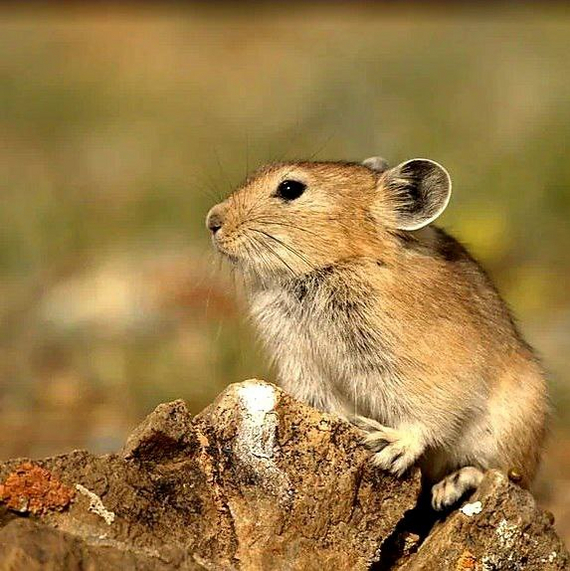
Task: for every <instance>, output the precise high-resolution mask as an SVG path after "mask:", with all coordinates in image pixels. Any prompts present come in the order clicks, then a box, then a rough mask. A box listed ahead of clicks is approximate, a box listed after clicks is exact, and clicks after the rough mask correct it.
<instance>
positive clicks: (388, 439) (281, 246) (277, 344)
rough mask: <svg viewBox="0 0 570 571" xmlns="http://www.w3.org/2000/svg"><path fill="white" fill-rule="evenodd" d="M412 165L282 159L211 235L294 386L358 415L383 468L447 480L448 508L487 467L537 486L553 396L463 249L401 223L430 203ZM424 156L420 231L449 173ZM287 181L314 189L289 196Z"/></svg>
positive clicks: (228, 206) (222, 210)
mask: <svg viewBox="0 0 570 571" xmlns="http://www.w3.org/2000/svg"><path fill="white" fill-rule="evenodd" d="M378 164H380V163H378ZM406 165H407V163H405V164H404V167H401V166H400V167H397V168H396V169H391V170H387V171H385V170H384V168H385V165H384V166H383V167H382V171H380V170H377V171H375V170H373V169H372V168H368V167H366V166H362V165H359V164H354V163H323V162H319V163H308V162H299V163H288V164H276V165H270V166H268V167H265V168H263V169H261V170H260V171H258V172H257V173H255V175H254V176H252V177H251V178H250V179H248V180H247V181H246V182H245V184H244V185H243V186H242V187H240V188H239V189H238V190H236V192H235V193H234V194H232V196H230V197H229V198H228V199H227V200H226V201H225V202H223V203H221V204H220V205H217V206H216V207H214V208H213V209H212V211H211V213H210V214H209V220H210V221H211V220H212V218H213V217H216V219H219V220H220V224H221V228H220V230H219V231H218V232H216V234H215V237H214V242H215V243H216V246H217V247H218V249H219V250H220V251H221V252H222V253H223V254H225V255H227V256H228V258H229V259H231V260H232V261H233V262H234V263H236V265H237V266H238V267H239V268H240V269H241V270H242V271H243V273H244V276H245V279H246V284H247V287H248V292H249V297H250V302H251V307H252V314H253V316H254V318H255V320H256V321H257V323H258V326H259V328H260V330H261V333H262V338H263V340H264V341H265V342H266V344H267V345H268V347H269V348H270V350H271V352H272V353H273V356H274V358H275V360H276V362H277V365H278V369H279V375H280V381H281V383H282V384H283V385H284V387H285V388H286V389H287V390H289V391H290V392H291V393H293V394H294V395H296V396H298V397H299V398H301V399H303V400H305V401H307V402H309V403H310V404H313V405H315V406H320V407H322V408H324V409H327V410H330V411H332V412H336V413H338V414H341V415H344V416H350V417H354V418H355V419H356V420H355V421H356V422H357V423H358V424H359V425H360V426H362V427H363V428H365V430H366V431H367V432H368V433H369V434H368V437H367V442H368V444H369V446H370V447H371V448H372V449H373V450H375V451H376V454H375V461H376V462H377V463H378V464H379V465H381V466H383V467H384V468H386V469H389V470H392V471H394V472H396V473H401V472H402V471H404V470H405V469H407V468H408V467H409V466H410V465H411V464H413V463H419V465H420V466H421V467H422V470H423V473H424V476H425V478H426V480H427V481H428V482H430V483H432V484H433V483H436V482H440V483H439V484H437V485H436V486H434V505H435V506H436V507H438V508H441V507H443V506H445V505H449V504H451V503H453V502H454V501H455V500H456V499H457V498H458V497H459V496H460V495H461V494H462V493H463V492H464V491H465V490H467V489H469V488H471V487H474V486H476V485H477V483H478V482H479V481H480V477H481V473H482V471H483V470H486V469H488V468H499V469H503V470H504V471H508V470H509V469H512V468H514V469H516V470H517V471H518V472H519V473H520V474H521V475H522V476H523V482H522V483H523V485H525V486H528V485H530V483H531V481H532V479H533V477H534V475H535V473H536V469H537V465H538V461H539V457H540V451H541V444H542V441H543V437H544V430H545V429H544V427H545V419H546V415H547V408H548V404H547V396H546V385H545V381H544V377H543V374H542V371H541V369H540V367H539V365H538V363H537V361H536V359H535V357H534V355H533V353H532V351H531V349H530V348H529V346H528V345H527V344H526V343H525V342H524V340H523V339H522V337H521V335H520V333H519V332H518V331H517V329H516V327H515V325H514V323H513V320H512V318H511V316H510V313H509V311H508V309H507V308H506V306H505V304H504V302H503V301H502V300H501V298H500V296H499V295H498V293H497V291H496V290H495V288H494V287H493V285H492V283H491V282H490V280H489V278H488V277H487V275H486V274H485V273H484V271H483V270H482V269H481V268H480V266H479V265H478V264H477V263H476V262H475V261H474V260H473V258H472V257H471V256H470V255H469V254H468V253H467V251H466V250H465V248H463V246H461V245H460V244H459V243H458V242H457V241H456V240H454V239H453V238H452V237H450V236H448V235H447V234H446V233H445V232H443V231H442V230H440V229H438V228H435V227H433V226H431V225H425V226H424V227H421V229H417V230H413V231H408V230H402V229H401V228H402V227H406V228H409V227H411V226H413V223H414V221H415V220H416V218H415V216H416V210H418V211H419V210H422V208H420V206H421V204H420V205H419V206H418V204H419V203H417V204H411V201H413V200H414V199H415V198H416V197H417V193H416V192H415V189H412V190H414V192H411V193H409V194H408V187H409V185H410V184H415V183H416V182H417V181H416V180H415V179H413V177H410V179H409V180H411V183H409V180H408V182H406V181H405V180H404V179H406V176H407V171H406V168H408V167H407V166H406ZM433 165H435V166H433ZM412 166H416V165H415V164H414V165H412ZM421 166H422V169H424V170H425V168H427V169H428V171H429V176H430V177H431V178H430V179H429V183H430V185H431V186H430V185H427V186H426V187H425V189H424V190H425V192H426V196H427V197H428V198H427V199H429V201H430V202H429V204H428V205H427V207H426V208H425V209H423V210H424V211H426V212H427V213H428V214H429V219H428V217H427V215H426V216H424V218H423V219H421V217H420V218H418V220H419V222H418V224H417V225H416V226H417V227H420V226H422V225H424V223H425V224H427V222H426V221H431V219H433V217H434V216H432V213H434V212H435V216H437V215H438V213H439V212H441V210H443V208H445V205H446V204H447V200H448V199H449V196H448V194H449V192H450V182H449V188H448V189H447V188H446V186H445V185H446V178H445V177H448V175H447V173H446V171H445V170H444V169H443V168H442V167H440V166H439V165H437V163H429V164H427V166H426V163H422V165H421ZM398 169H400V170H398ZM402 169H403V170H402ZM440 169H441V170H440ZM417 172H419V173H420V174H419V175H418V176H423V170H418V171H417ZM286 179H293V180H298V181H301V182H303V183H305V184H306V185H307V190H306V191H305V193H304V194H303V195H302V196H301V197H299V198H298V199H296V200H292V201H284V200H281V199H280V198H278V197H276V196H275V189H276V188H277V186H278V184H279V182H281V181H283V180H286ZM408 183H409V184H408ZM406 184H408V186H406ZM446 191H447V195H446ZM434 197H435V198H434ZM427 199H426V200H427ZM428 207H429V208H428ZM420 214H421V213H420Z"/></svg>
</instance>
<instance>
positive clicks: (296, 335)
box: [251, 289, 386, 377]
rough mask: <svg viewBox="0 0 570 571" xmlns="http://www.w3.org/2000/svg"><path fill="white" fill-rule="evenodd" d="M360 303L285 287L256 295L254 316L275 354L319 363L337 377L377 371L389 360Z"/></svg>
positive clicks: (380, 338)
mask: <svg viewBox="0 0 570 571" xmlns="http://www.w3.org/2000/svg"><path fill="white" fill-rule="evenodd" d="M365 310H366V308H365V307H364V306H363V305H362V304H361V303H359V302H358V301H351V300H347V299H346V298H343V299H340V300H339V299H335V298H334V297H332V296H331V295H325V294H322V293H320V292H319V293H313V294H311V295H306V296H303V297H299V296H298V295H295V294H294V293H291V292H288V291H284V290H281V289H275V290H265V291H262V292H258V293H257V294H255V295H254V296H252V298H251V312H252V316H253V319H254V321H255V322H256V324H257V326H258V328H259V330H260V332H261V335H262V339H263V341H264V342H265V343H266V345H267V346H268V347H269V349H270V351H271V352H272V354H273V356H274V357H275V358H276V359H277V360H278V361H279V360H281V359H284V358H287V359H299V360H304V361H305V362H311V363H314V364H317V365H318V366H319V368H320V369H321V370H325V371H326V372H327V373H329V374H331V375H334V376H336V377H339V376H343V375H344V374H347V375H350V374H354V373H355V372H356V371H365V370H371V369H373V370H376V371H377V370H378V369H381V368H382V367H383V363H384V362H385V356H386V354H385V351H384V349H383V347H382V345H383V343H382V336H381V334H380V332H379V331H378V330H377V328H375V327H374V325H373V324H371V323H370V322H369V321H368V320H367V316H366V311H365Z"/></svg>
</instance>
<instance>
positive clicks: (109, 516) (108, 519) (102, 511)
mask: <svg viewBox="0 0 570 571" xmlns="http://www.w3.org/2000/svg"><path fill="white" fill-rule="evenodd" d="M75 488H76V489H77V491H78V492H81V493H82V494H83V495H84V496H87V498H88V499H89V511H90V512H93V513H94V514H97V515H98V516H100V517H102V518H103V519H104V520H105V523H106V524H107V525H111V524H112V523H113V522H114V521H115V514H114V513H113V512H112V511H109V510H108V509H107V508H106V507H105V506H104V505H103V502H102V501H101V498H100V497H99V496H98V495H97V494H95V493H93V492H92V491H91V490H88V489H87V488H86V487H85V486H82V485H81V484H75Z"/></svg>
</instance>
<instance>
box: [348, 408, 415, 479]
mask: <svg viewBox="0 0 570 571" xmlns="http://www.w3.org/2000/svg"><path fill="white" fill-rule="evenodd" d="M353 422H354V424H356V425H357V426H358V427H359V428H361V429H362V430H364V431H365V432H366V433H367V434H366V436H364V438H363V443H364V445H365V446H366V447H367V448H369V449H370V450H371V451H372V452H374V453H375V454H374V455H373V456H372V462H373V463H374V465H376V466H379V467H380V468H382V469H383V470H388V471H389V472H392V473H393V474H396V475H397V476H401V475H402V474H404V472H406V470H408V468H410V467H411V466H412V465H413V464H414V463H415V462H416V460H417V459H418V457H419V456H420V455H421V453H422V451H423V446H422V444H421V438H420V436H419V434H418V433H417V431H414V430H413V429H396V428H389V427H387V426H383V425H381V424H380V423H378V422H376V421H375V420H372V419H370V418H365V417H356V418H355V419H354V420H353Z"/></svg>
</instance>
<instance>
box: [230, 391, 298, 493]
mask: <svg viewBox="0 0 570 571" xmlns="http://www.w3.org/2000/svg"><path fill="white" fill-rule="evenodd" d="M237 394H238V398H239V404H240V408H241V419H240V423H239V429H238V437H237V442H236V452H237V454H238V455H239V457H240V459H241V460H243V461H244V462H246V463H247V464H249V465H250V466H252V467H253V468H255V471H256V472H257V473H258V474H260V475H263V476H264V480H265V482H266V484H267V485H269V487H270V488H271V489H273V490H274V491H275V492H276V493H277V494H278V495H279V496H285V495H287V490H288V489H289V487H290V483H289V479H288V477H287V475H286V474H285V473H283V472H282V471H281V470H280V469H279V468H278V466H277V465H276V464H275V461H274V455H275V440H276V431H277V421H278V417H277V412H276V411H275V405H276V403H277V394H276V391H275V388H274V387H273V386H271V385H269V384H267V383H264V382H262V381H256V380H250V381H245V382H243V383H241V384H240V386H239V387H238V389H237Z"/></svg>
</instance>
